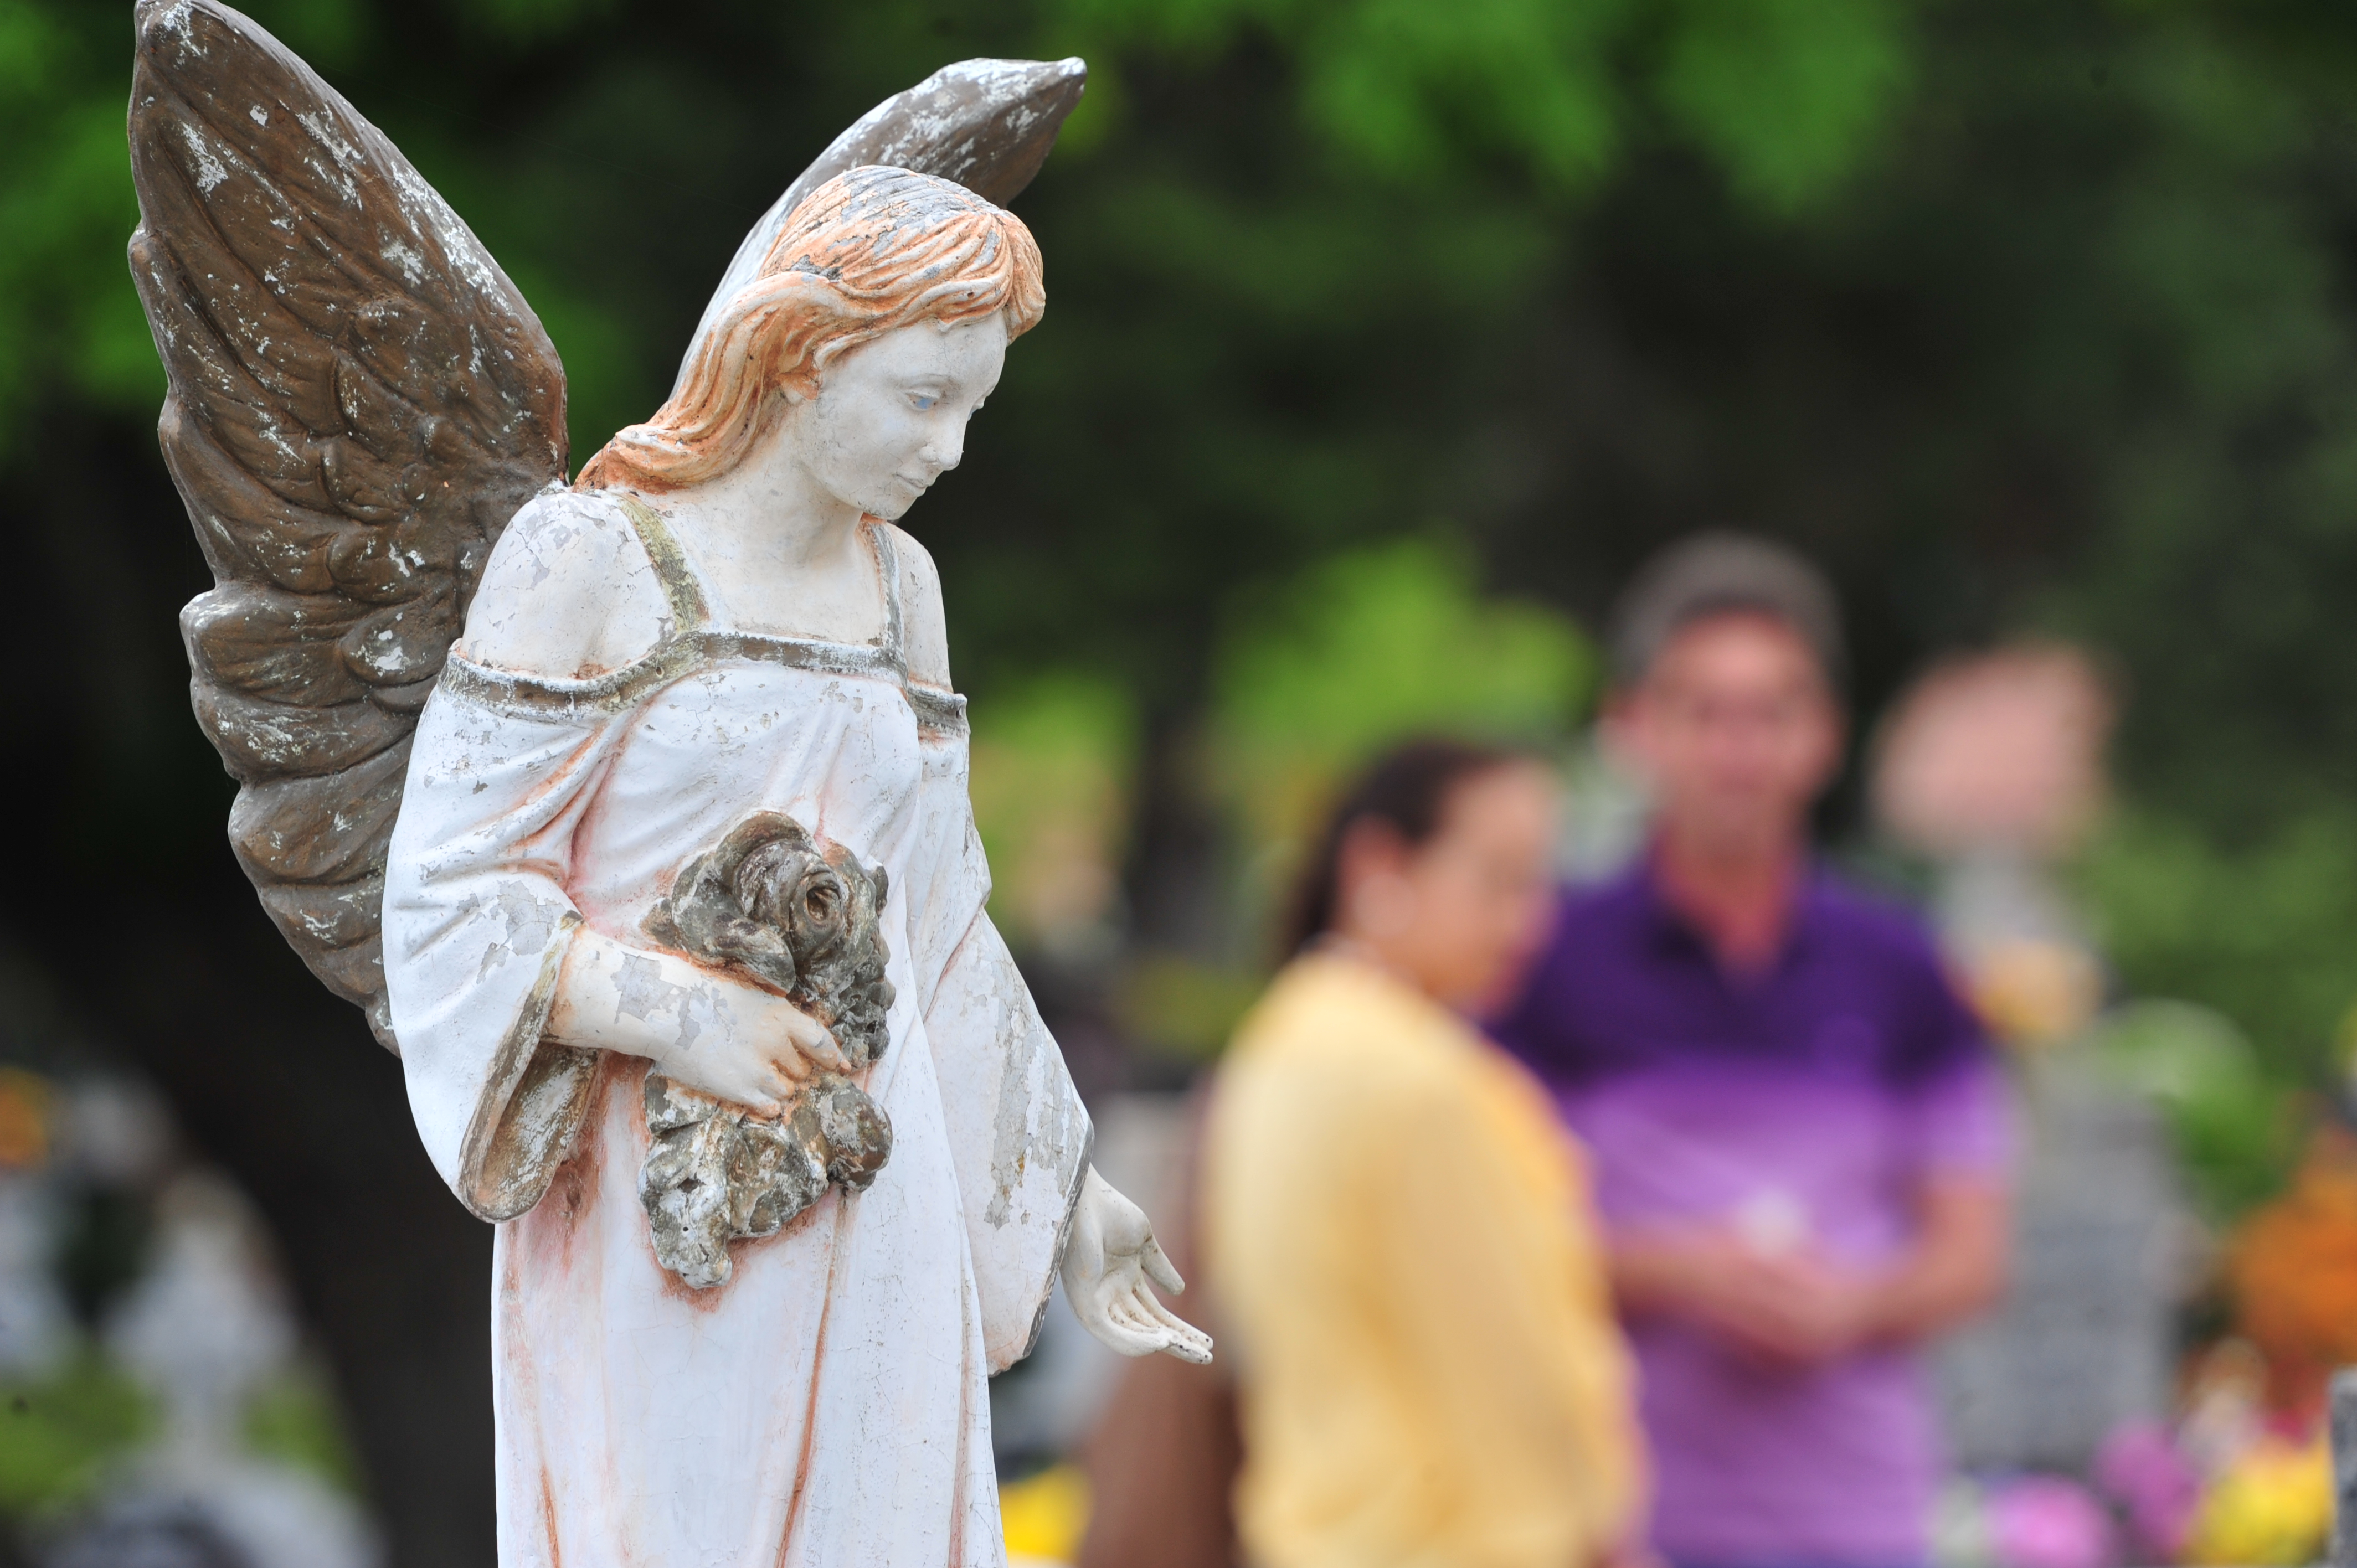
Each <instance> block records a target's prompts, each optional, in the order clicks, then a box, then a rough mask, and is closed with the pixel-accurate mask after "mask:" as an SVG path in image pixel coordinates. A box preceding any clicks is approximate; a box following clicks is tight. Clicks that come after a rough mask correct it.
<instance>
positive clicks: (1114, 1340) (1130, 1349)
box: [1089, 1316, 1168, 1356]
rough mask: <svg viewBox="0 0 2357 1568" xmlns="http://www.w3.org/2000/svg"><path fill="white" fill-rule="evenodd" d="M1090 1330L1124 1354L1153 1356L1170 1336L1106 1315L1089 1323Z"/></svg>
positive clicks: (1106, 1343)
mask: <svg viewBox="0 0 2357 1568" xmlns="http://www.w3.org/2000/svg"><path fill="white" fill-rule="evenodd" d="M1089 1329H1090V1332H1092V1333H1093V1334H1094V1335H1095V1336H1096V1337H1097V1338H1098V1339H1099V1340H1100V1341H1102V1342H1103V1344H1105V1345H1106V1346H1109V1347H1110V1348H1113V1349H1114V1350H1115V1351H1117V1352H1118V1353H1120V1354H1121V1355H1124V1356H1151V1355H1153V1354H1154V1353H1155V1352H1156V1351H1157V1350H1159V1349H1161V1348H1162V1346H1163V1342H1164V1340H1165V1339H1166V1338H1167V1337H1168V1336H1166V1335H1164V1334H1163V1333H1162V1332H1161V1331H1160V1330H1158V1329H1148V1328H1141V1327H1138V1326H1135V1325H1132V1324H1129V1323H1125V1322H1123V1321H1122V1320H1120V1319H1119V1318H1115V1317H1112V1316H1105V1317H1103V1318H1100V1319H1099V1320H1098V1321H1096V1322H1094V1323H1092V1324H1090V1325H1089Z"/></svg>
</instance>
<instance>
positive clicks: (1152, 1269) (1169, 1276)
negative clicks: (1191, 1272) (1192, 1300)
mask: <svg viewBox="0 0 2357 1568" xmlns="http://www.w3.org/2000/svg"><path fill="white" fill-rule="evenodd" d="M1138 1262H1140V1263H1142V1264H1144V1265H1145V1267H1146V1278H1147V1279H1150V1280H1152V1281H1153V1282H1154V1283H1156V1284H1158V1285H1160V1286H1161V1287H1162V1288H1163V1289H1164V1290H1167V1291H1168V1292H1169V1293H1170V1294H1172V1295H1183V1294H1186V1291H1187V1282H1186V1281H1185V1280H1182V1279H1180V1278H1179V1270H1178V1268H1177V1266H1176V1265H1175V1264H1173V1263H1172V1262H1170V1255H1169V1254H1168V1252H1165V1251H1163V1250H1162V1243H1161V1242H1159V1241H1157V1240H1155V1239H1154V1238H1153V1237H1151V1236H1148V1237H1147V1238H1146V1251H1143V1252H1141V1253H1140V1254H1139V1255H1138Z"/></svg>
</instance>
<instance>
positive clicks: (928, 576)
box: [876, 522, 953, 692]
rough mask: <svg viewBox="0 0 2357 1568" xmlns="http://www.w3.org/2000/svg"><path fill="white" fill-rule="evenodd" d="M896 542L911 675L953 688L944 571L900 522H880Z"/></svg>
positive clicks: (902, 625)
mask: <svg viewBox="0 0 2357 1568" xmlns="http://www.w3.org/2000/svg"><path fill="white" fill-rule="evenodd" d="M876 526H877V528H879V529H881V530H883V532H884V536H885V537H886V538H887V539H888V540H890V541H891V542H892V555H893V559H894V560H895V561H896V562H898V563H899V575H900V581H899V592H900V647H901V656H902V657H903V658H904V659H906V660H908V665H909V679H910V680H912V681H915V682H918V683H919V684H920V685H925V686H938V687H940V688H941V689H942V691H945V692H946V691H951V690H953V688H952V684H951V682H950V633H949V623H948V621H947V620H946V618H944V617H943V616H942V574H941V570H940V568H939V567H937V566H935V565H934V564H933V557H932V553H931V552H930V551H928V550H927V549H926V548H925V547H924V546H923V545H921V544H920V543H918V542H917V541H916V538H915V536H914V535H912V534H910V533H909V532H908V531H907V530H905V529H903V528H901V527H900V526H899V524H898V523H891V522H879V523H877V525H876Z"/></svg>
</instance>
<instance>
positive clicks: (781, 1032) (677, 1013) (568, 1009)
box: [548, 930, 851, 1116]
mask: <svg viewBox="0 0 2357 1568" xmlns="http://www.w3.org/2000/svg"><path fill="white" fill-rule="evenodd" d="M548 1032H549V1034H550V1035H551V1036H554V1038H556V1039H559V1040H562V1041H564V1042H565V1044H566V1045H571V1046H595V1047H600V1048H602V1049H605V1050H613V1051H621V1052H624V1053H626V1054H627V1055H630V1056H634V1057H644V1058H647V1059H648V1060H649V1061H651V1062H653V1063H654V1064H655V1066H656V1068H657V1069H660V1070H661V1071H662V1073H664V1074H665V1075H666V1076H667V1077H670V1078H672V1079H675V1080H677V1081H678V1082H681V1083H683V1084H686V1085H687V1086H688V1087H689V1088H691V1089H700V1090H703V1091H704V1092H705V1093H706V1094H711V1095H716V1096H718V1097H719V1098H720V1099H722V1100H726V1101H733V1102H734V1103H736V1104H738V1105H745V1106H749V1107H751V1108H752V1109H753V1110H754V1111H755V1112H759V1114H761V1115H764V1116H775V1115H777V1114H779V1113H780V1112H782V1111H783V1110H784V1109H785V1101H786V1100H787V1099H788V1097H790V1096H791V1094H792V1093H793V1092H794V1090H795V1089H796V1088H797V1087H799V1086H800V1085H802V1084H803V1083H806V1082H808V1081H809V1080H810V1077H811V1075H812V1074H813V1072H815V1071H818V1070H819V1069H826V1070H828V1071H832V1072H849V1071H850V1070H851V1064H850V1062H849V1061H847V1060H846V1059H845V1057H844V1055H843V1050H842V1047H839V1046H837V1045H836V1044H835V1040H834V1036H833V1035H832V1034H830V1033H829V1032H828V1031H827V1028H826V1026H824V1025H823V1024H821V1023H820V1022H819V1021H818V1020H817V1019H815V1018H813V1017H812V1016H811V1015H809V1014H807V1013H805V1012H803V1011H802V1009H801V1008H799V1007H797V1006H795V1005H794V1004H792V1003H791V1002H789V1001H787V1000H786V999H785V998H784V997H782V996H779V995H775V994H773V993H770V992H768V991H764V990H762V989H761V988H760V987H759V986H758V985H751V984H747V983H744V982H741V981H736V980H731V979H729V978H728V977H727V976H726V975H723V974H716V973H715V972H712V971H711V970H708V969H705V968H702V967H700V966H698V965H696V964H693V963H690V962H688V961H687V960H685V959H683V958H681V957H679V956H678V955H677V954H675V953H667V952H660V951H654V950H649V949H644V948H634V947H630V946H627V945H626V944H624V943H621V942H618V941H616V940H613V939H612V938H611V937H608V936H606V935H604V934H603V933H601V932H597V931H587V930H585V931H580V932H577V933H576V935H575V937H574V940H573V948H572V950H571V951H569V952H568V953H566V954H565V967H564V969H563V970H562V971H561V972H559V974H558V976H557V982H556V1003H555V1005H554V1007H552V1008H551V1009H550V1011H549V1017H548Z"/></svg>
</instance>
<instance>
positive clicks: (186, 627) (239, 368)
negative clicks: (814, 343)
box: [130, 0, 565, 1048]
mask: <svg viewBox="0 0 2357 1568" xmlns="http://www.w3.org/2000/svg"><path fill="white" fill-rule="evenodd" d="M136 16H137V26H138V61H137V66H136V69H135V73H134V75H133V78H132V91H131V123H130V132H131V166H132V176H133V179H134V181H135V184H136V185H137V187H138V191H139V210H140V225H139V229H138V231H137V232H135V234H134V235H133V236H132V239H131V271H132V274H133V276H134V277H135V279H136V280H137V283H138V285H139V294H140V297H141V298H142V299H143V300H144V301H145V304H146V306H147V319H148V324H149V325H150V326H151V327H152V328H154V331H155V336H156V351H157V352H158V353H160V354H161V355H162V356H163V359H164V365H165V369H166V370H167V371H168V372H169V377H170V384H171V391H170V394H169V395H168V396H167V398H166V399H165V401H164V413H163V420H162V424H161V435H162V439H163V446H164V458H165V461H166V463H167V465H169V467H170V468H171V472H172V478H173V479H174V480H175V481H176V482H177V483H178V486H179V489H180V495H181V498H182V499H184V500H186V501H187V503H188V520H189V521H190V522H191V523H193V524H194V525H195V527H196V532H197V542H198V543H199V545H200V546H202V548H203V550H204V553H205V559H206V561H207V562H208V563H209V564H210V565H211V567H212V571H213V577H214V579H215V581H216V582H217V583H218V584H219V586H217V587H215V588H214V589H213V590H212V591H211V592H210V593H208V594H203V595H200V596H198V597H197V598H196V599H194V600H192V601H191V602H190V603H189V605H188V608H187V609H185V610H183V611H182V612H181V615H180V627H181V630H182V633H183V635H184V636H185V638H186V639H187V643H188V663H189V667H190V671H191V681H190V686H191V688H192V691H193V693H194V697H195V703H196V710H197V719H198V722H199V724H201V725H203V726H204V730H205V733H206V734H207V735H208V736H211V737H212V741H213V744H214V746H217V747H219V748H220V750H221V760H222V761H223V762H224V763H225V764H226V765H227V766H228V768H229V771H230V772H231V774H232V775H233V776H235V778H236V779H237V780H238V782H239V784H240V785H241V786H242V788H241V789H239V791H238V797H237V803H236V805H235V806H234V807H233V808H232V809H231V813H230V841H231V843H232V844H233V845H235V847H236V850H237V855H238V859H239V861H240V862H241V863H242V864H243V865H244V866H245V869H246V872H247V874H248V875H251V876H252V877H253V883H254V886H255V887H256V888H257V889H258V890H259V891H260V893H261V895H262V902H263V904H264V907H265V908H268V909H269V911H270V913H271V916H272V918H274V919H275V920H276V921H277V922H278V927H279V929H280V930H282V931H284V932H285V935H286V940H288V941H289V942H290V943H292V944H293V945H294V948H295V950H296V952H298V953H300V954H301V955H302V956H303V961H305V962H306V963H307V964H309V965H310V966H311V970H312V972H314V973H315V974H317V976H318V977H319V978H320V979H321V980H323V981H325V982H326V983H328V986H329V987H330V988H331V989H333V990H334V991H336V992H337V993H339V994H340V995H343V996H346V997H349V998H350V999H351V1000H352V1001H354V1002H357V1003H359V1004H361V1006H362V1007H363V1008H365V1009H367V1012H368V1015H369V1022H370V1025H371V1027H373V1028H374V1029H375V1030H376V1033H377V1037H378V1038H379V1039H381V1040H382V1041H383V1042H384V1043H385V1044H386V1045H387V1046H395V1042H394V1040H393V1035H392V1031H391V1029H390V1027H389V1026H388V1024H387V1019H386V1010H385V1004H384V969H383V963H382V944H381V942H380V940H379V937H378V914H379V905H380V903H381V901H382V893H383V886H384V876H383V872H384V852H385V843H386V841H387V839H388V838H389V837H390V836H391V834H392V832H393V818H394V816H395V814H396V813H397V812H398V811H399V809H400V805H401V788H402V781H403V775H404V769H405V768H406V765H407V761H408V757H409V736H410V732H411V730H412V729H413V728H414V726H415V725H416V722H417V713H418V710H419V709H420V708H421V707H422V706H423V705H424V704H425V696H426V693H428V692H429V691H431V690H432V689H433V685H434V681H435V677H436V675H437V674H438V673H439V672H440V671H441V669H442V664H443V660H444V659H445V657H446V656H447V653H448V650H449V648H450V644H451V642H452V641H453V640H454V639H456V638H457V635H458V629H459V627H460V626H461V624H462V622H463V618H464V617H465V615H466V610H467V603H468V599H469V598H470V597H471V596H473V593H474V589H475V585H476V582H477V580H478V579H479V575H480V574H481V571H482V567H483V563H484V560H485V558H486V557H487V556H489V555H490V549H491V544H492V542H493V541H495V540H496V539H497V538H498V537H499V534H500V530H501V529H502V528H504V527H505V526H506V524H507V521H508V519H509V518H510V517H511V516H513V515H514V513H515V511H516V510H517V508H519V507H521V506H522V504H523V503H524V502H525V501H526V500H527V499H530V498H531V497H532V495H533V493H534V492H535V491H537V490H539V489H542V488H543V487H544V486H545V485H547V484H549V483H551V482H552V481H560V482H561V481H562V480H563V479H564V478H565V374H564V370H563V367H562V366H560V365H559V363H558V362H557V357H556V350H555V349H554V347H553V346H551V344H550V343H549V340H548V335H547V334H546V333H545V332H544V331H542V330H541V326H540V322H539V320H538V319H537V318H536V317H534V316H533V313H532V308H531V307H530V306H527V305H526V304H525V303H524V299H523V295H522V294H521V293H519V292H518V291H517V289H516V287H515V285H513V284H511V283H510V282H509V281H508V279H507V276H506V274H503V273H501V272H500V269H499V266H498V264H497V263H494V262H493V261H492V260H491V257H490V252H487V251H485V250H484V249H483V246H482V244H481V243H480V242H479V241H477V240H476V238H475V236H474V235H473V234H472V233H470V232H469V231H468V229H467V226H466V224H464V223H463V222H461V221H460V220H458V217H457V214H456V213H454V212H452V211H451V210H450V209H449V207H448V206H447V204H446V203H445V202H444V201H443V200H442V199H441V198H440V197H439V196H437V195H436V194H435V192H434V190H433V188H431V187H430V186H428V185H427V184H426V183H425V180H424V179H422V178H420V177H419V176H418V174H417V171H416V170H415V169H414V168H412V167H410V166H409V162H408V160H407V159H405V158H404V157H403V156H401V154H400V152H399V151H398V150H397V149H396V148H395V147H394V146H393V144H392V143H391V142H390V141H388V140H386V139H385V137H384V136H383V135H382V134H380V133H379V132H378V131H377V130H376V128H375V127H374V126H372V125H371V124H369V123H368V122H367V121H366V120H364V119H362V118H361V115H360V114H359V113H358V112H357V111H355V110H354V109H353V108H352V106H351V105H350V104H349V103H347V102H344V100H343V98H342V97H341V96H339V94H338V93H337V92H336V91H335V90H334V89H332V88H330V87H328V84H327V83H326V82H324V81H320V80H319V78H318V76H317V74H315V73H314V72H313V71H312V70H311V69H310V68H309V67H307V66H306V65H305V64H304V63H303V62H302V61H301V60H300V59H296V57H295V56H294V54H292V53H291V52H290V51H288V50H287V49H286V48H284V47H283V46H281V45H280V44H279V43H278V42H277V40H276V39H274V38H271V37H270V36H269V34H267V33H265V32H264V31H263V30H262V28H260V27H257V26H255V25H254V24H253V22H252V21H250V20H248V19H247V18H246V17H244V16H240V15H239V14H238V13H237V12H235V11H232V10H231V9H229V8H228V7H227V6H225V5H217V4H214V3H213V0H142V3H141V4H140V5H138V7H137V10H136ZM395 1048H398V1047H397V1046H395Z"/></svg>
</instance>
